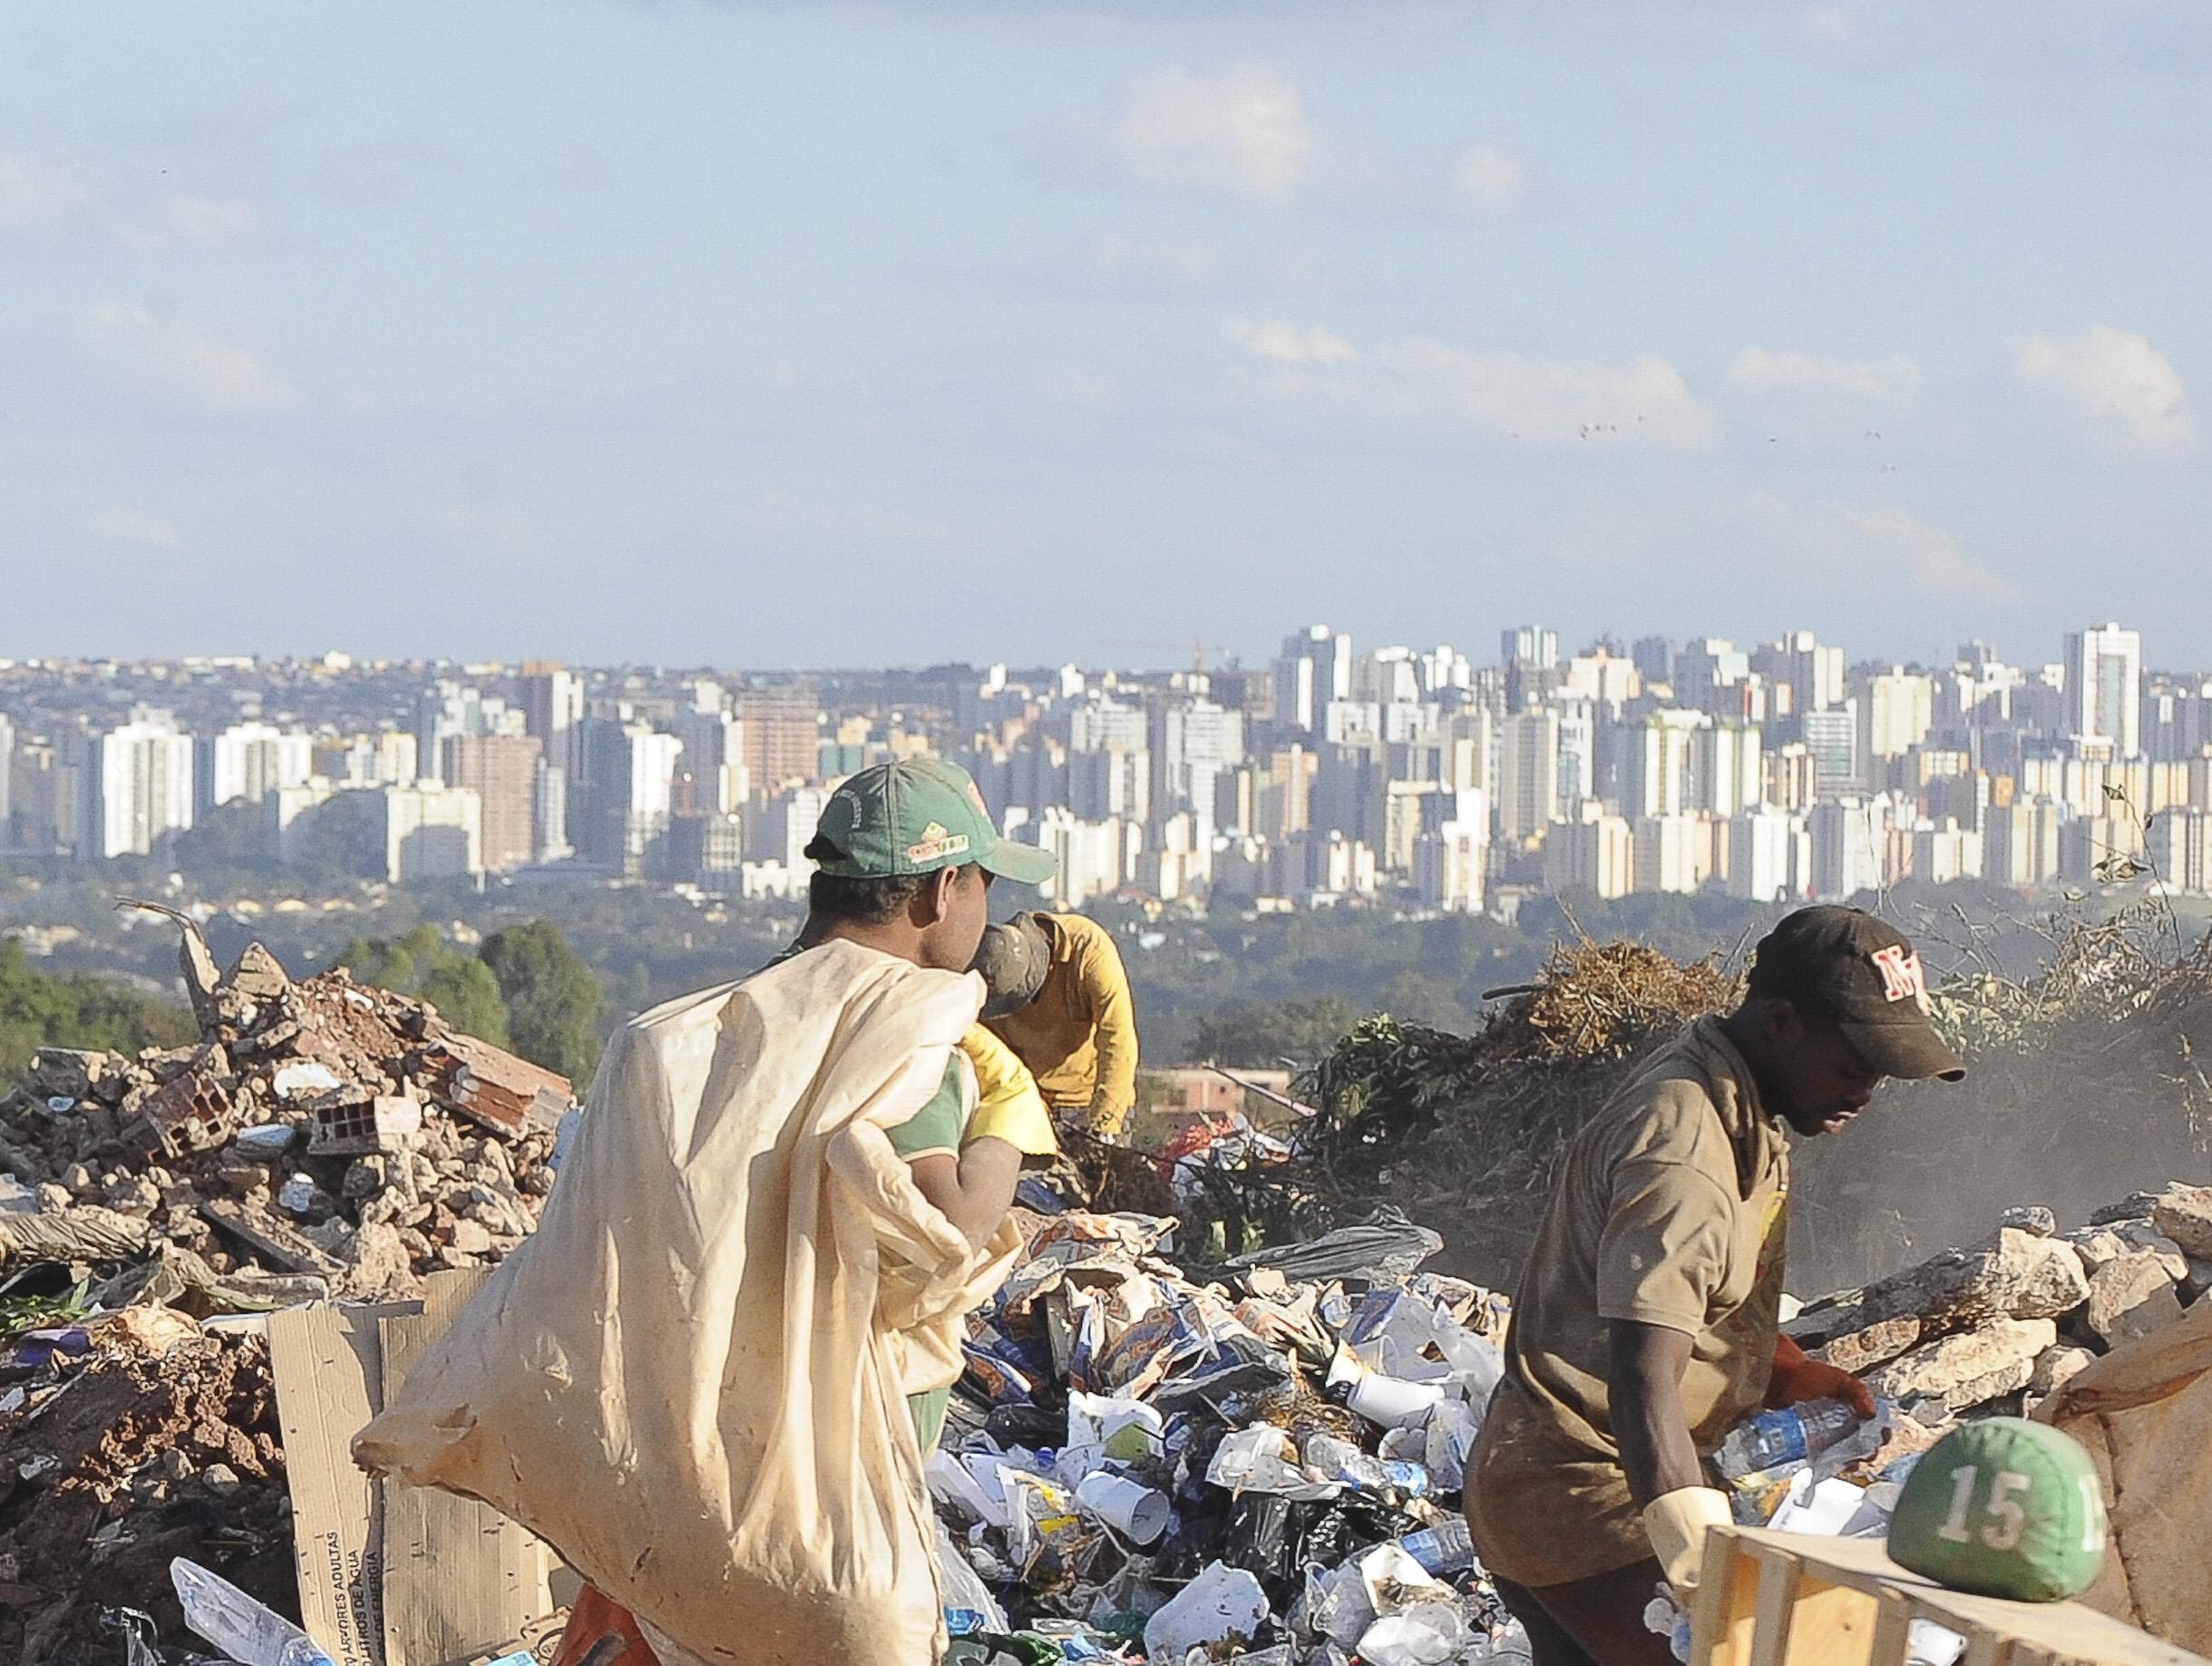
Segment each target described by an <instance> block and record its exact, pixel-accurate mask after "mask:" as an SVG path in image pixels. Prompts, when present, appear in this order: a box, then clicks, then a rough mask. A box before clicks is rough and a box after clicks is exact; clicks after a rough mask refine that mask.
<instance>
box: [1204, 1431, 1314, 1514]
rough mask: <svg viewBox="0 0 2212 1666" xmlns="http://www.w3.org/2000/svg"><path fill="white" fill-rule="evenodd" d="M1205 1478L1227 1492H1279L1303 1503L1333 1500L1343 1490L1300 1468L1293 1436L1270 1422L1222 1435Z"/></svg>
mask: <svg viewBox="0 0 2212 1666" xmlns="http://www.w3.org/2000/svg"><path fill="white" fill-rule="evenodd" d="M1206 1479H1207V1480H1208V1481H1210V1482H1212V1483H1213V1485H1214V1486H1218V1487H1221V1488H1223V1490H1224V1491H1227V1492H1231V1493H1276V1494H1279V1495H1281V1496H1282V1497H1285V1498H1289V1499H1291V1500H1293V1501H1295V1502H1300V1503H1312V1502H1315V1501H1318V1500H1320V1499H1323V1498H1334V1497H1336V1496H1338V1495H1339V1494H1340V1493H1341V1492H1342V1491H1343V1490H1344V1488H1343V1486H1341V1485H1340V1483H1338V1482H1335V1481H1328V1480H1319V1481H1317V1480H1315V1479H1314V1478H1313V1477H1312V1476H1309V1475H1308V1474H1307V1473H1306V1472H1305V1471H1304V1470H1303V1469H1301V1468H1300V1467H1299V1465H1298V1448H1297V1447H1295V1446H1293V1445H1292V1444H1291V1437H1290V1436H1288V1435H1286V1434H1285V1433H1283V1431H1282V1430H1281V1429H1279V1428H1277V1427H1274V1426H1273V1425H1272V1424H1267V1423H1260V1424H1255V1425H1254V1426H1253V1427H1251V1428H1246V1429H1238V1430H1236V1431H1235V1432H1234V1433H1233V1434H1229V1435H1225V1436H1223V1437H1222V1443H1221V1445H1220V1446H1218V1447H1215V1448H1214V1450H1213V1462H1211V1463H1210V1464H1208V1465H1207V1466H1206Z"/></svg>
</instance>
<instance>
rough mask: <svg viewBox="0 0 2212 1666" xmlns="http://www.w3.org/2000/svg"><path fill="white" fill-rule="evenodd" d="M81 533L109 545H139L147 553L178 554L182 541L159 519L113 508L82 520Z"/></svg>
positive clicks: (171, 527)
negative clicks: (173, 552)
mask: <svg viewBox="0 0 2212 1666" xmlns="http://www.w3.org/2000/svg"><path fill="white" fill-rule="evenodd" d="M84 528H85V531H89V532H90V533H92V535H93V537H94V538H98V539H102V540H104V541H106V542H109V543H113V544H142V545H144V546H145V547H146V548H147V549H150V550H181V549H183V548H184V538H183V535H182V534H180V532H179V531H177V529H176V528H175V527H173V526H171V524H170V523H169V522H168V521H164V520H162V519H161V516H159V515H156V514H151V513H150V512H148V511H145V510H142V509H130V508H126V507H124V506H123V505H122V504H117V505H115V506H113V507H112V508H108V509H96V510H94V511H93V512H92V513H91V514H89V515H87V516H85V518H84Z"/></svg>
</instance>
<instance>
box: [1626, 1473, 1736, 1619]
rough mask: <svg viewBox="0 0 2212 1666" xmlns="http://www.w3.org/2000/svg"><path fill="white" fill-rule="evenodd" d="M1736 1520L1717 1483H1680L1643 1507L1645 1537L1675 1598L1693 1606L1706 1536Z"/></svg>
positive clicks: (1703, 1556)
mask: <svg viewBox="0 0 2212 1666" xmlns="http://www.w3.org/2000/svg"><path fill="white" fill-rule="evenodd" d="M1735 1519H1736V1518H1735V1515H1733V1513H1731V1512H1730V1509H1729V1503H1728V1495H1727V1494H1726V1493H1724V1492H1722V1491H1721V1490H1720V1488H1719V1487H1717V1486H1678V1487H1676V1488H1675V1489H1674V1491H1672V1492H1671V1493H1661V1494H1660V1496H1658V1497H1656V1498H1654V1499H1652V1502H1651V1503H1649V1504H1647V1505H1644V1506H1643V1532H1644V1536H1645V1537H1646V1538H1648V1539H1650V1540H1651V1541H1652V1554H1653V1555H1654V1556H1656V1557H1658V1558H1659V1565H1660V1567H1661V1569H1662V1570H1663V1571H1664V1572H1665V1573H1666V1575H1667V1583H1668V1584H1670V1585H1671V1586H1672V1587H1673V1588H1674V1600H1675V1601H1676V1602H1677V1603H1680V1604H1681V1606H1682V1607H1684V1608H1688V1607H1689V1606H1690V1599H1691V1596H1692V1594H1694V1593H1695V1592H1696V1591H1697V1588H1698V1570H1699V1569H1700V1568H1702V1567H1703V1566H1704V1565H1705V1538H1706V1535H1707V1534H1710V1532H1711V1531H1712V1530H1713V1529H1714V1528H1715V1527H1725V1526H1729V1525H1731V1524H1733V1523H1734V1521H1735Z"/></svg>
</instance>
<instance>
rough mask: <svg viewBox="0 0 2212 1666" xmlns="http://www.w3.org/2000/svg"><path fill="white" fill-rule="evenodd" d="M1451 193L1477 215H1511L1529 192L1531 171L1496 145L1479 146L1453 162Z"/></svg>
mask: <svg viewBox="0 0 2212 1666" xmlns="http://www.w3.org/2000/svg"><path fill="white" fill-rule="evenodd" d="M1452 193H1453V195H1454V196H1455V197H1457V199H1458V201H1459V204H1460V206H1461V207H1462V208H1467V209H1473V210H1474V211H1475V212H1476V213H1478V214H1509V213H1511V212H1512V211H1513V210H1514V209H1517V208H1519V207H1520V206H1521V203H1522V201H1523V200H1524V199H1525V198H1526V197H1527V195H1528V170H1527V169H1526V168H1525V167H1524V166H1523V165H1522V162H1521V159H1520V158H1519V157H1517V156H1514V155H1512V154H1510V153H1509V152H1507V151H1501V150H1498V149H1497V148H1496V146H1495V145H1476V147H1475V148H1474V149H1473V150H1471V151H1466V152H1464V153H1463V154H1462V155H1461V156H1460V158H1459V160H1458V161H1456V162H1454V163H1453V164H1452Z"/></svg>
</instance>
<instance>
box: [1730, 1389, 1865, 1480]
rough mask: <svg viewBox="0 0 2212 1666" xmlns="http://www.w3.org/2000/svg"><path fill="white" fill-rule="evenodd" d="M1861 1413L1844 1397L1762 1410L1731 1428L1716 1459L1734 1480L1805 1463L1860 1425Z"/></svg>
mask: <svg viewBox="0 0 2212 1666" xmlns="http://www.w3.org/2000/svg"><path fill="white" fill-rule="evenodd" d="M1858 1421H1859V1418H1858V1413H1856V1411H1854V1410H1852V1409H1851V1408H1850V1407H1849V1406H1847V1405H1846V1404H1845V1403H1844V1402H1843V1401H1841V1400H1808V1401H1807V1402H1806V1403H1805V1404H1804V1405H1802V1406H1788V1407H1785V1408H1782V1409H1781V1410H1779V1411H1762V1412H1760V1413H1759V1415H1758V1416H1757V1417H1755V1418H1747V1419H1746V1420H1745V1421H1743V1422H1741V1423H1739V1424H1738V1425H1737V1426H1736V1427H1734V1428H1732V1429H1730V1431H1729V1437H1728V1438H1727V1439H1726V1440H1724V1441H1722V1442H1721V1443H1720V1456H1719V1457H1718V1459H1717V1460H1716V1461H1717V1462H1718V1463H1719V1465H1720V1473H1721V1474H1722V1475H1723V1476H1728V1477H1729V1478H1730V1479H1731V1480H1733V1479H1734V1478H1735V1477H1736V1476H1748V1475H1750V1474H1752V1473H1754V1472H1755V1471H1759V1470H1766V1469H1774V1468H1778V1467H1779V1466H1782V1465H1785V1464H1796V1463H1802V1462H1804V1461H1805V1460H1806V1459H1808V1458H1810V1457H1817V1456H1818V1455H1819V1454H1820V1453H1823V1452H1825V1451H1827V1449H1828V1448H1829V1447H1832V1446H1834V1445H1835V1444H1836V1443H1837V1441H1839V1440H1841V1439H1842V1438H1843V1437H1845V1436H1847V1435H1848V1434H1849V1433H1850V1432H1851V1431H1852V1430H1853V1429H1855V1428H1856V1427H1858Z"/></svg>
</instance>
